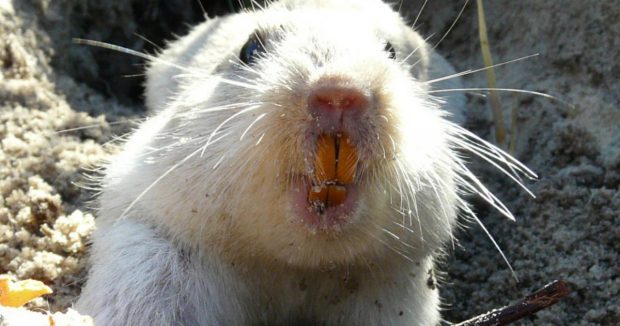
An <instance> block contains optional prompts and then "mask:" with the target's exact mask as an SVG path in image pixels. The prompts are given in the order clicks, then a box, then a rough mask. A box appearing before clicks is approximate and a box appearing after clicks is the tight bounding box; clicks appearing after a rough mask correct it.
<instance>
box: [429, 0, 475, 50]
mask: <svg viewBox="0 0 620 326" xmlns="http://www.w3.org/2000/svg"><path fill="white" fill-rule="evenodd" d="M468 4H469V0H465V3H464V4H463V7H461V11H459V13H458V15H456V18H454V21H453V22H452V25H450V28H448V30H447V31H446V32H445V33H444V34H443V36H442V37H441V39H440V40H439V41H438V42H437V43H435V45H433V49H435V48H437V46H439V44H440V43H441V42H442V41H443V40H444V39H445V38H446V37H447V36H448V34H450V32H451V31H452V29H453V28H454V26H456V23H457V22H458V21H459V19H460V18H461V15H463V12H464V11H465V8H466V7H467V5H468Z"/></svg>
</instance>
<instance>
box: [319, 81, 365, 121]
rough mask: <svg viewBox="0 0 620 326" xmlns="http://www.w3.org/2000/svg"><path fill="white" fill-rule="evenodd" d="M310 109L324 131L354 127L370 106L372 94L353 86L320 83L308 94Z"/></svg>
mask: <svg viewBox="0 0 620 326" xmlns="http://www.w3.org/2000/svg"><path fill="white" fill-rule="evenodd" d="M307 101H308V110H309V111H310V114H312V116H313V118H314V119H315V122H316V123H317V127H318V129H319V130H322V131H323V132H330V133H331V132H340V131H345V130H346V129H347V128H350V127H353V126H354V125H355V122H356V120H358V119H360V117H361V116H362V115H363V114H364V112H365V111H367V110H368V109H369V107H370V103H371V96H370V95H369V94H367V93H365V92H364V91H363V90H361V89H358V88H356V87H351V86H339V85H319V86H317V87H315V88H314V89H313V90H311V91H310V94H309V95H308V99H307Z"/></svg>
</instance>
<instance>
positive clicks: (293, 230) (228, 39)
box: [77, 0, 527, 325]
mask: <svg viewBox="0 0 620 326" xmlns="http://www.w3.org/2000/svg"><path fill="white" fill-rule="evenodd" d="M257 31H258V32H259V33H260V35H261V37H262V39H263V42H264V43H265V44H264V46H265V49H266V52H265V53H263V54H261V56H260V57H259V58H258V59H257V60H256V62H255V63H253V64H252V65H250V66H247V65H245V64H243V63H242V62H241V61H240V60H239V58H238V55H239V52H240V49H241V47H242V46H243V45H244V43H245V42H246V40H248V38H249V37H250V35H251V34H252V33H254V32H257ZM386 41H389V42H390V43H391V44H392V46H393V47H394V48H395V49H396V59H390V58H389V55H388V53H386V52H385V50H384V48H385V42H386ZM405 59H406V60H405ZM452 74H454V71H453V69H452V68H451V67H450V66H449V64H448V63H447V62H446V61H445V60H444V59H443V58H441V57H440V56H438V55H437V54H435V52H434V51H433V50H432V49H431V47H430V46H429V45H428V44H427V43H425V41H424V40H423V39H422V37H421V36H420V35H418V34H417V33H416V32H414V31H413V30H412V29H410V28H409V27H408V26H407V25H406V24H405V23H404V22H403V21H402V20H401V18H400V17H399V16H398V14H397V13H395V12H394V11H392V9H391V8H390V7H389V6H388V5H386V4H383V3H382V2H380V1H378V0H309V1H301V0H286V1H283V2H278V3H273V4H270V5H269V6H268V7H267V8H265V9H261V8H255V10H252V9H248V10H247V11H245V12H243V13H240V14H235V15H231V16H226V17H222V18H216V19H210V20H207V21H206V22H205V23H202V24H200V25H198V26H196V27H195V28H194V29H193V30H192V31H191V33H190V34H189V35H188V36H185V37H183V38H181V39H178V40H176V41H174V42H172V43H170V44H169V45H168V46H167V49H166V50H164V51H163V52H162V53H161V54H159V55H158V56H157V57H151V58H150V66H149V68H148V71H147V84H146V101H147V105H148V107H149V108H150V110H151V112H152V114H153V115H152V117H151V118H150V119H148V120H147V121H145V122H144V123H142V124H141V126H140V127H139V128H138V129H137V130H136V131H135V133H134V134H133V135H132V136H131V137H130V138H129V139H128V141H127V142H126V144H125V146H124V149H123V151H122V153H120V154H119V155H118V156H116V157H115V158H114V159H113V160H112V161H111V163H110V164H109V165H108V166H107V169H106V171H105V178H104V180H103V184H102V188H103V190H102V194H101V196H100V198H99V202H100V208H99V212H98V219H97V226H98V229H97V231H96V233H95V234H94V236H93V242H94V243H93V248H92V258H91V262H92V269H91V272H90V274H89V279H88V282H87V284H86V286H85V288H84V291H83V294H82V297H81V299H80V301H79V302H78V305H77V308H78V309H79V310H80V311H81V312H83V313H88V314H91V315H92V316H94V317H95V319H96V322H97V323H98V324H100V325H139V324H140V325H160V324H161V325H172V324H185V325H216V324H221V325H243V324H256V323H264V324H295V323H303V322H306V323H311V324H322V323H326V324H346V325H365V324H367V325H398V324H402V325H432V324H436V323H438V322H439V321H440V315H439V296H438V293H437V291H436V288H435V287H434V286H431V285H432V284H431V283H432V282H431V281H432V277H431V274H432V273H431V270H432V268H433V257H434V256H435V255H436V254H437V252H438V251H440V250H441V248H442V247H443V245H444V244H445V243H446V242H448V241H449V240H450V237H451V234H452V231H453V227H454V225H455V223H456V215H457V211H458V210H459V209H460V210H462V211H464V212H466V213H469V214H470V215H471V216H472V217H473V213H471V211H470V210H469V209H468V208H467V205H466V204H465V203H464V201H463V200H462V199H460V197H459V194H460V193H462V192H463V191H469V192H476V193H480V194H481V195H483V197H484V198H485V199H487V200H488V201H489V202H491V203H492V204H493V205H495V206H497V207H498V208H500V209H501V210H502V211H503V212H506V214H508V215H509V214H510V213H509V212H508V211H507V210H506V209H505V208H504V207H503V206H502V205H501V203H499V201H498V200H497V199H495V197H493V196H492V194H490V192H488V191H487V190H486V189H485V188H484V186H482V184H480V183H479V182H478V181H477V179H476V178H475V177H474V176H473V175H472V174H471V173H470V172H469V171H468V170H467V169H466V167H465V166H464V164H463V162H462V161H461V159H460V158H459V154H458V151H460V150H462V149H465V150H469V151H472V152H474V153H476V154H480V155H481V156H483V157H485V158H487V159H488V160H489V161H490V162H491V163H492V164H496V166H498V167H503V169H506V170H507V173H508V174H515V172H516V171H517V170H518V171H525V172H526V173H527V170H526V169H525V168H524V167H522V166H521V165H520V164H519V163H518V162H516V161H514V160H513V159H511V158H510V157H508V156H507V155H505V154H504V153H502V152H501V151H499V150H497V149H495V148H494V147H493V146H492V145H489V144H486V143H484V142H482V141H481V140H480V139H477V138H476V137H475V136H474V135H473V134H470V133H469V132H467V131H466V130H464V129H462V128H461V127H459V125H458V123H459V122H461V121H462V119H463V114H462V109H463V105H464V100H463V96H462V95H461V94H460V93H449V94H450V96H445V97H433V96H431V95H429V94H430V93H429V92H431V91H432V90H438V89H455V88H459V87H460V84H459V82H458V79H457V78H448V79H445V80H441V81H439V82H434V83H433V82H428V83H427V82H426V81H432V80H435V79H438V78H442V77H445V76H449V75H452ZM331 82H334V83H344V84H346V85H347V86H350V87H354V88H358V89H362V90H365V91H368V92H370V93H371V94H372V96H373V100H374V102H373V106H372V108H371V110H369V114H368V116H367V120H365V123H364V124H363V125H360V130H359V131H358V133H357V134H354V135H351V137H353V138H355V139H356V146H357V149H358V151H359V157H361V158H362V161H361V164H360V167H359V175H358V178H357V179H356V183H357V184H358V186H359V189H360V198H359V201H358V205H357V208H356V209H355V210H354V212H352V214H351V216H349V218H348V221H347V223H345V224H344V225H342V226H341V227H340V228H339V229H334V230H312V229H310V228H308V227H307V226H306V225H304V224H303V223H301V222H300V219H299V218H298V216H296V215H295V213H294V211H293V209H292V203H291V202H292V200H291V197H292V194H291V193H292V192H293V191H294V187H293V186H292V185H293V184H294V183H295V182H297V181H299V178H300V176H302V175H306V174H308V173H311V171H310V170H311V164H310V163H309V162H313V156H312V155H313V146H314V140H315V139H313V138H312V137H308V135H307V131H308V130H309V126H311V124H312V123H313V121H312V117H311V116H310V114H309V113H308V109H307V108H306V102H305V101H306V98H307V96H308V93H309V91H310V90H311V89H312V88H313V87H315V86H316V85H319V84H321V85H324V84H325V83H331Z"/></svg>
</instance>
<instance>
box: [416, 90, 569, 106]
mask: <svg viewBox="0 0 620 326" xmlns="http://www.w3.org/2000/svg"><path fill="white" fill-rule="evenodd" d="M480 91H499V92H513V93H523V94H530V95H537V96H541V97H544V98H547V99H550V100H553V101H556V102H558V103H561V104H563V105H566V106H568V107H570V108H576V107H575V106H574V105H573V104H570V103H568V102H566V101H563V100H560V99H559V98H557V97H555V96H553V95H550V94H546V93H541V92H536V91H530V90H525V89H514V88H484V87H480V88H448V89H435V90H430V91H428V93H429V94H437V93H450V92H480Z"/></svg>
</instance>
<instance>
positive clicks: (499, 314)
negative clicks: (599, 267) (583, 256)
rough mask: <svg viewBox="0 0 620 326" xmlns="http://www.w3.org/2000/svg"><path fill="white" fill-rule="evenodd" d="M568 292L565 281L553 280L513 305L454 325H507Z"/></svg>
mask: <svg viewBox="0 0 620 326" xmlns="http://www.w3.org/2000/svg"><path fill="white" fill-rule="evenodd" d="M569 293H570V288H569V287H568V284H567V283H566V282H565V281H563V280H559V281H553V282H551V283H549V284H547V285H545V287H543V288H542V289H540V290H538V291H536V292H534V293H533V294H530V295H529V296H527V297H525V298H524V299H522V300H521V301H519V302H517V303H515V304H513V305H510V306H506V307H503V308H499V309H495V310H492V311H489V312H487V313H484V314H482V315H479V316H476V317H474V318H471V319H469V320H466V321H464V322H462V323H459V324H456V325H455V326H491V325H493V326H495V325H507V324H509V323H512V322H514V321H517V320H519V319H521V318H524V317H527V316H529V315H532V314H534V313H536V312H537V311H539V310H541V309H544V308H547V307H549V306H551V305H554V304H556V303H557V302H558V301H560V299H562V298H563V297H565V296H567V295H568V294H569Z"/></svg>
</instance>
